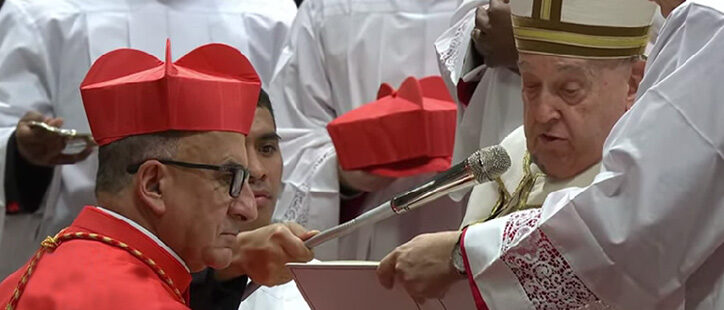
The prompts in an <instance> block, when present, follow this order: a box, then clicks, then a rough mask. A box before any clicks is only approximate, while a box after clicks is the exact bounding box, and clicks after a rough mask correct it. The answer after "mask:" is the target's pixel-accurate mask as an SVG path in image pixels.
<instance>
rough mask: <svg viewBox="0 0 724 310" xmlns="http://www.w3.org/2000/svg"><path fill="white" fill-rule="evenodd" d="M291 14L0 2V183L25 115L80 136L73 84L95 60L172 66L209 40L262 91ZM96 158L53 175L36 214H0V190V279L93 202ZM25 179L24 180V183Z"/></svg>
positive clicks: (86, 0)
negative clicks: (134, 57) (233, 54)
mask: <svg viewBox="0 0 724 310" xmlns="http://www.w3.org/2000/svg"><path fill="white" fill-rule="evenodd" d="M295 13H296V7H295V5H294V3H293V2H292V1H290V0H278V1H269V0H253V1H221V0H203V1H202V0H195V1H191V0H182V1H163V2H161V1H146V0H114V1H93V0H54V1H42V0H37V1H34V0H8V1H5V4H4V5H3V7H2V10H0V179H1V178H4V176H5V158H6V150H7V149H6V147H7V143H8V139H9V137H10V135H11V134H12V133H13V132H14V130H15V126H16V124H17V122H18V119H19V118H20V117H21V116H22V115H23V114H25V112H27V111H31V110H35V111H39V112H41V113H43V114H45V115H48V116H55V117H63V118H64V120H65V124H64V127H66V128H74V129H78V130H79V131H80V132H85V133H87V132H90V129H89V125H88V121H87V119H86V116H85V112H84V109H83V104H82V102H81V98H80V91H79V87H80V83H81V81H82V80H83V77H84V76H85V74H86V72H87V70H88V68H90V65H91V64H92V63H93V61H94V60H95V59H97V58H98V57H100V56H101V55H103V54H104V53H107V52H109V51H111V50H114V49H117V48H122V47H131V48H135V49H140V50H143V51H146V52H148V53H150V54H152V55H154V56H156V57H160V58H161V59H163V56H164V49H165V41H166V38H170V39H171V50H172V53H173V56H174V59H178V58H180V57H181V56H183V55H184V54H186V53H188V52H190V51H191V50H192V49H194V48H196V47H198V46H200V45H203V44H206V43H211V42H219V43H226V44H229V45H231V46H234V47H236V48H238V49H239V50H240V51H241V52H242V53H243V54H244V55H246V57H247V58H249V60H250V61H251V63H252V64H253V65H254V67H255V68H256V70H257V72H258V73H259V75H260V77H261V80H262V82H263V83H265V84H266V83H268V82H269V80H270V79H271V75H272V72H273V69H274V66H275V63H276V61H277V58H278V55H279V53H280V51H281V48H282V44H283V43H282V42H283V40H284V38H285V37H286V35H287V33H288V31H289V27H290V25H291V23H292V20H293V19H294V16H295ZM97 164H98V163H97V158H96V154H92V155H91V156H90V157H89V158H88V159H86V160H85V161H82V162H79V163H77V164H74V165H65V166H58V167H56V168H55V172H54V175H53V181H52V183H51V185H50V187H49V189H48V191H47V192H46V195H45V197H44V200H43V203H42V206H41V207H40V208H39V209H38V211H36V212H35V213H33V214H22V215H12V216H7V217H6V216H5V204H6V201H5V193H4V187H3V186H0V226H2V224H3V223H4V228H3V229H2V233H1V235H2V236H1V237H2V239H0V240H1V241H0V262H2V263H0V278H3V277H4V276H5V275H7V274H9V273H10V272H12V271H14V270H15V269H17V268H18V267H19V266H20V265H22V264H23V263H24V262H25V261H26V260H27V258H28V257H29V256H30V255H31V254H32V253H33V252H34V251H35V250H36V249H37V248H38V246H39V244H40V241H42V239H43V238H45V237H46V236H48V235H51V236H52V235H54V234H55V233H57V232H58V231H59V230H60V229H61V228H63V227H65V226H67V225H69V224H70V223H71V221H72V219H73V218H75V216H76V215H77V214H78V212H80V210H81V208H83V206H84V205H92V204H95V196H94V194H93V190H94V187H95V173H96V169H97ZM27 177H32V176H27Z"/></svg>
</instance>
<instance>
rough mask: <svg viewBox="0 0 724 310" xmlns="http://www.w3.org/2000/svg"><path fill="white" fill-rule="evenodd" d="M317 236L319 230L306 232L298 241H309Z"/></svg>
mask: <svg viewBox="0 0 724 310" xmlns="http://www.w3.org/2000/svg"><path fill="white" fill-rule="evenodd" d="M317 234H319V230H316V229H315V230H310V231H308V232H306V233H305V234H304V235H302V236H299V239H302V240H303V241H307V240H309V238H312V237H314V236H316V235H317Z"/></svg>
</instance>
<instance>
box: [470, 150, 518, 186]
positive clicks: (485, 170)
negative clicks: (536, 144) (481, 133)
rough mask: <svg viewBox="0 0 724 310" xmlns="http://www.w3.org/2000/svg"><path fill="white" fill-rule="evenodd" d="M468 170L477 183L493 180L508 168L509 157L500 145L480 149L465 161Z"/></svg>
mask: <svg viewBox="0 0 724 310" xmlns="http://www.w3.org/2000/svg"><path fill="white" fill-rule="evenodd" d="M467 163H468V166H469V167H470V170H472V171H473V175H474V176H475V180H477V181H478V183H485V182H490V181H493V180H495V178H497V177H499V176H500V175H501V174H503V173H504V172H505V171H507V170H508V168H510V156H508V152H506V151H505V149H504V148H503V147H502V146H500V145H493V146H488V147H485V148H482V149H480V150H478V151H476V152H475V153H473V154H472V155H470V157H468V159H467Z"/></svg>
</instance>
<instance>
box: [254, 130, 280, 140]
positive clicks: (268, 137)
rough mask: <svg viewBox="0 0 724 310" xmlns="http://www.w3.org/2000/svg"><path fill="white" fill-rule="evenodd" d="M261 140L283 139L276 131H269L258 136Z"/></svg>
mask: <svg viewBox="0 0 724 310" xmlns="http://www.w3.org/2000/svg"><path fill="white" fill-rule="evenodd" d="M256 139H257V140H261V141H279V140H281V139H282V137H280V136H279V135H278V134H277V133H276V132H267V133H264V134H262V135H261V136H259V137H258V138H256Z"/></svg>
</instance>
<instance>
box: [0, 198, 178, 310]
mask: <svg viewBox="0 0 724 310" xmlns="http://www.w3.org/2000/svg"><path fill="white" fill-rule="evenodd" d="M76 232H83V233H95V234H98V235H100V236H106V237H109V238H111V239H114V240H117V241H120V242H123V243H125V244H127V245H128V246H129V247H130V248H134V249H136V250H138V251H140V252H141V253H142V255H143V256H145V257H146V258H150V259H151V260H153V261H154V262H155V264H156V265H157V266H158V267H160V269H162V270H163V271H164V273H165V274H166V275H167V276H168V277H169V278H170V279H171V280H172V281H173V288H176V289H178V290H179V291H180V292H183V293H182V294H183V296H184V299H186V303H188V287H189V284H190V282H191V275H190V274H189V272H188V270H187V269H186V268H185V267H184V266H183V265H182V263H181V262H179V261H178V260H177V259H175V258H174V257H173V256H172V255H171V253H169V252H168V251H167V250H165V249H164V248H163V247H161V246H160V245H159V244H158V243H157V242H155V241H154V240H152V239H151V238H150V237H149V236H147V235H146V234H144V233H143V232H141V231H139V230H138V229H136V228H134V227H133V226H131V225H130V224H128V223H127V222H124V221H123V220H120V219H117V218H115V217H113V216H111V215H110V214H107V213H104V212H103V211H101V210H99V209H98V208H95V207H86V208H85V209H83V211H82V212H81V213H80V215H78V217H77V218H76V219H75V221H74V222H73V224H72V225H71V226H70V227H68V228H66V229H65V230H64V231H63V234H66V233H76ZM27 266H28V264H27V263H26V265H25V266H23V267H22V268H20V269H19V270H18V271H16V272H14V273H13V274H11V275H10V276H9V277H8V278H6V279H5V280H4V281H3V282H2V283H0V306H2V308H3V309H4V308H5V305H6V304H7V303H8V301H9V300H10V298H11V295H12V294H13V293H14V291H15V288H16V286H17V284H18V282H19V280H20V278H21V277H22V275H23V273H24V272H25V270H26V267H27ZM173 288H172V287H171V286H169V285H168V284H167V283H165V282H164V281H163V280H162V279H161V277H160V276H159V275H158V274H157V273H156V272H155V271H154V269H153V268H151V266H149V265H148V264H147V263H145V262H144V261H143V260H141V259H139V258H138V257H136V256H134V255H132V254H131V253H130V252H128V251H127V250H125V249H123V248H120V247H115V246H113V245H110V244H107V243H104V242H101V241H96V240H85V239H74V240H67V241H63V242H62V243H60V245H59V246H58V247H57V248H56V249H55V250H53V251H48V252H46V253H45V254H44V255H43V256H42V257H41V258H40V260H39V261H38V263H37V265H36V267H35V269H34V271H33V272H32V274H31V276H30V278H29V280H28V282H27V286H26V287H25V289H24V291H23V293H22V295H21V297H20V300H19V303H18V306H17V308H16V309H20V310H23V309H44V310H53V309H73V310H83V309H94V310H95V309H188V307H187V306H186V305H185V304H184V303H183V302H182V301H181V300H179V298H178V297H177V295H176V294H175V293H174V292H173Z"/></svg>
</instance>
